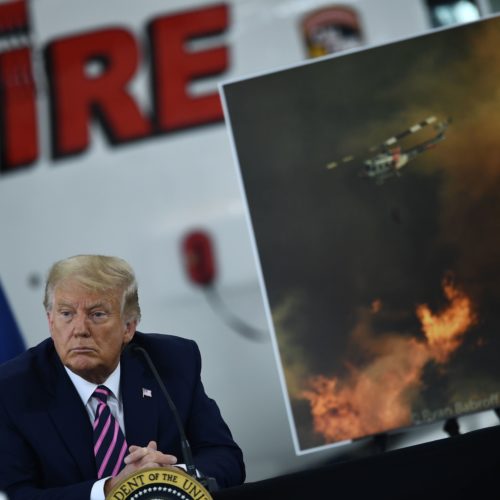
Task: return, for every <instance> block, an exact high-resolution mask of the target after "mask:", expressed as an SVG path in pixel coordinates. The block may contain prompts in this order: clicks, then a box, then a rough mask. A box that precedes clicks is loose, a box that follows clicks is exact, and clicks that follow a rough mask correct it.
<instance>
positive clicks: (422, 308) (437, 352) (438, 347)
mask: <svg viewBox="0 0 500 500" xmlns="http://www.w3.org/2000/svg"><path fill="white" fill-rule="evenodd" d="M443 289H444V293H445V295H446V298H447V299H448V300H449V301H450V305H449V307H447V308H446V309H445V310H444V311H442V312H441V313H440V314H433V313H432V312H431V310H430V309H429V307H428V306H427V305H426V304H422V305H419V306H418V307H417V316H418V318H419V319H420V322H421V323H422V328H423V330H424V333H425V336H426V338H427V343H428V346H429V349H430V352H431V355H432V357H433V358H434V359H435V361H437V362H438V363H446V362H447V361H448V359H449V357H450V355H451V354H452V353H453V352H454V351H455V350H456V349H457V348H458V347H459V346H460V344H461V343H462V339H463V335H464V333H465V332H466V331H467V329H468V328H469V327H470V326H471V325H472V324H474V323H475V321H476V318H475V315H474V313H473V311H472V304H471V301H470V299H469V298H468V297H467V296H466V295H465V294H464V293H462V292H460V291H459V290H457V289H456V288H454V286H453V284H452V283H451V281H450V280H445V281H444V282H443Z"/></svg>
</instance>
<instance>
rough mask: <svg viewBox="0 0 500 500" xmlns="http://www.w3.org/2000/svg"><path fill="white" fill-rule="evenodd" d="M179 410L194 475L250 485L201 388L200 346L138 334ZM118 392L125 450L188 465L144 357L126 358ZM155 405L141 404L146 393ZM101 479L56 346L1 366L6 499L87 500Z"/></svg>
mask: <svg viewBox="0 0 500 500" xmlns="http://www.w3.org/2000/svg"><path fill="white" fill-rule="evenodd" d="M132 344H135V345H139V346H141V347H143V348H144V349H146V350H147V351H148V353H149V354H150V356H151V358H152V360H153V362H154V364H155V365H156V367H157V369H158V371H159V373H160V375H161V377H162V380H163V381H164V383H165V385H166V387H167V390H168V392H169V393H170V396H171V398H172V400H173V401H174V403H175V405H176V406H177V409H178V411H179V414H180V417H181V420H182V422H183V424H184V428H185V430H186V434H187V437H188V440H189V441H190V444H191V449H192V452H193V457H194V461H195V464H196V467H197V468H198V470H200V471H202V472H203V473H204V474H205V475H207V476H211V477H214V478H215V479H216V480H217V482H218V484H219V486H221V487H225V486H232V485H236V484H239V483H242V482H243V481H244V477H245V471H244V465H243V458H242V453H241V450H240V449H239V447H238V446H237V445H236V443H235V442H234V441H233V439H232V436H231V433H230V431H229V429H228V427H227V425H226V424H225V423H224V421H223V419H222V417H221V415H220V412H219V409H218V407H217V405H216V403H215V402H214V401H213V400H211V399H210V398H208V397H207V395H206V394H205V391H204V389H203V385H202V383H201V380H200V369H201V358H200V353H199V350H198V347H197V345H196V344H195V343H194V342H193V341H191V340H186V339H182V338H180V337H174V336H170V335H158V334H142V333H139V332H137V333H136V334H135V336H134V339H133V341H132ZM120 384H121V392H122V398H123V407H124V418H125V433H126V437H127V442H128V443H129V445H130V444H135V445H138V446H146V445H147V444H148V442H149V441H150V440H155V441H157V443H158V449H159V450H161V451H163V452H165V453H171V454H173V455H176V456H177V457H178V460H179V461H182V452H181V448H180V441H179V433H178V431H177V427H176V425H175V420H174V417H173V414H172V412H171V410H170V409H169V407H168V404H167V402H166V401H165V399H164V397H163V395H162V393H161V390H160V388H159V386H158V384H157V383H156V381H155V380H154V378H153V376H152V374H151V372H150V370H149V367H148V365H147V364H146V362H145V360H144V358H143V357H142V356H141V354H140V353H137V352H134V351H132V350H131V349H129V348H127V349H125V351H124V352H123V354H122V357H121V381H120ZM143 388H145V389H150V390H151V392H152V397H143V394H142V392H143V391H142V389H143ZM96 477H97V473H96V466H95V461H94V456H93V451H92V427H91V423H90V419H89V417H88V414H87V412H86V409H85V407H84V405H83V403H82V401H81V399H80V397H79V396H78V393H77V392H76V389H75V388H74V386H73V384H72V382H71V380H70V379H69V377H68V375H67V373H66V371H65V370H64V367H63V365H62V363H61V362H60V360H59V357H58V356H57V353H56V351H55V349H54V345H53V342H52V339H47V340H45V341H43V342H42V343H41V344H39V345H38V346H36V347H34V348H32V349H30V350H28V351H27V352H26V353H24V354H22V355H21V356H19V357H17V358H16V359H14V360H12V361H9V362H7V363H5V364H3V365H2V366H0V491H1V490H3V491H5V492H6V493H7V494H8V496H9V498H10V500H16V499H22V500H28V499H32V498H33V499H50V500H57V499H64V500H68V499H72V500H80V499H82V500H89V498H90V490H91V488H92V485H93V483H94V482H95V481H96Z"/></svg>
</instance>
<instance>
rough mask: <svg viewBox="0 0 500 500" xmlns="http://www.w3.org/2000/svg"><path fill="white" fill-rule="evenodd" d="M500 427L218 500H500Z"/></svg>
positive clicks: (245, 488) (250, 486) (224, 493)
mask: <svg viewBox="0 0 500 500" xmlns="http://www.w3.org/2000/svg"><path fill="white" fill-rule="evenodd" d="M499 477H500V426H495V427H489V428H486V429H481V430H477V431H472V432H469V433H467V434H461V435H457V436H453V437H448V438H445V439H440V440H437V441H432V442H429V443H424V444H419V445H416V446H410V447H408V448H403V449H398V450H393V451H388V452H384V453H381V454H379V455H376V456H371V457H366V458H361V459H354V460H348V461H345V462H340V463H336V464H330V465H326V466H323V467H319V468H315V469H310V470H305V471H301V472H296V473H293V474H287V475H284V476H279V477H276V478H272V479H266V480H263V481H257V482H252V483H246V484H244V485H242V486H238V487H234V488H227V489H225V490H221V491H219V492H216V493H214V494H213V498H214V500H267V499H269V500H271V499H272V500H276V499H280V500H281V499H293V500H295V499H297V500H309V499H314V500H318V499H323V498H325V499H330V498H331V499H335V500H343V499H349V500H352V499H358V498H359V499H363V500H365V499H373V498H381V499H384V500H389V499H390V500H407V499H420V500H424V499H430V498H432V499H434V498H435V499H439V500H444V499H476V498H480V499H487V498H500V486H499V485H498V478H499Z"/></svg>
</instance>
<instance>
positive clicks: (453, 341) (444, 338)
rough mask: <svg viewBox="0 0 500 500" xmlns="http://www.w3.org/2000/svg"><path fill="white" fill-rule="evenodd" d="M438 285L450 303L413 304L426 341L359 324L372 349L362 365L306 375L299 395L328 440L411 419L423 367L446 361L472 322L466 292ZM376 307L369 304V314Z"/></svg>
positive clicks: (401, 424) (371, 431) (404, 423)
mask: <svg viewBox="0 0 500 500" xmlns="http://www.w3.org/2000/svg"><path fill="white" fill-rule="evenodd" d="M443 289H444V293H445V295H446V297H447V299H448V300H449V301H450V304H449V307H447V308H446V309H445V310H443V311H442V312H441V313H439V314H433V313H432V312H431V311H430V309H429V308H428V306H427V305H419V306H418V307H417V310H416V312H417V316H418V317H419V319H420V321H421V323H422V329H423V331H424V333H425V337H426V340H425V341H422V340H417V339H415V338H408V337H403V336H396V335H385V336H383V337H379V338H374V337H373V336H372V335H370V333H369V331H368V333H366V331H367V328H368V325H361V326H362V328H363V333H364V335H361V337H362V339H361V341H360V342H362V343H363V344H364V346H365V347H367V348H368V349H369V350H371V352H372V353H375V354H376V356H375V359H374V360H373V361H372V362H371V363H370V364H369V365H368V366H366V367H364V368H363V369H356V368H351V373H350V376H348V377H346V379H345V380H340V379H339V378H337V377H333V378H328V377H325V376H323V375H319V376H316V377H312V378H311V379H310V380H309V389H308V390H305V391H303V392H302V394H301V395H302V397H303V398H305V399H307V400H309V403H310V407H311V414H312V417H313V425H314V430H315V431H316V432H318V433H320V434H322V435H323V436H324V438H325V440H326V441H327V442H335V441H342V440H348V439H354V438H356V437H360V436H366V435H371V434H377V433H380V432H383V431H385V430H387V429H394V428H398V427H404V426H407V425H409V424H410V423H411V403H412V401H413V400H414V398H415V396H416V395H417V394H418V391H419V389H420V386H421V377H422V371H423V368H424V367H425V365H426V364H427V363H428V362H429V361H431V360H434V361H436V362H438V363H445V362H447V361H448V359H449V356H450V355H451V353H452V352H453V351H455V350H456V349H457V348H458V346H459V345H460V343H461V341H462V338H463V334H464V333H465V332H466V331H467V329H468V328H469V327H470V326H471V325H472V324H473V323H474V322H475V316H474V314H473V312H472V305H471V301H470V300H469V299H468V298H467V296H466V295H465V294H464V293H462V292H460V291H459V290H457V289H456V288H455V287H454V286H453V284H452V283H451V281H450V280H445V281H444V282H443ZM377 304H381V303H380V302H379V301H378V302H377ZM378 310H379V308H378V307H376V308H373V305H372V309H371V311H372V314H374V313H377V312H378ZM364 320H365V321H367V313H366V312H365V317H364Z"/></svg>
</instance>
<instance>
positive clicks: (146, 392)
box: [142, 387, 153, 398]
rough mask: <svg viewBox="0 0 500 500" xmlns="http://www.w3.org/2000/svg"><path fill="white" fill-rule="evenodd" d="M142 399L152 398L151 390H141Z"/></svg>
mask: <svg viewBox="0 0 500 500" xmlns="http://www.w3.org/2000/svg"><path fill="white" fill-rule="evenodd" d="M142 397H143V398H151V397H153V393H152V392H151V389H146V388H145V387H143V388H142Z"/></svg>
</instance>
